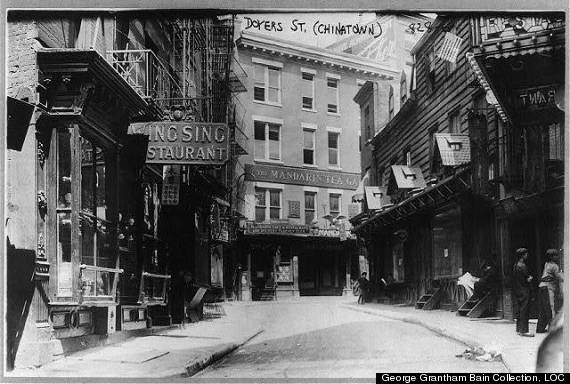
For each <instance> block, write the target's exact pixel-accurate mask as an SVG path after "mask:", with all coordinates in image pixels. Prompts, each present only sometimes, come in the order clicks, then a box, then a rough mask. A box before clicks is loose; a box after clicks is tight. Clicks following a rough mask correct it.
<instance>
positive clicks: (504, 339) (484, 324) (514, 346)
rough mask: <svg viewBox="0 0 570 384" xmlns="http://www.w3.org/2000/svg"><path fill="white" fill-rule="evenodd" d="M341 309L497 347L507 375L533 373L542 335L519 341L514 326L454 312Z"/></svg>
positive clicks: (379, 307)
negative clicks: (510, 373) (398, 321)
mask: <svg viewBox="0 0 570 384" xmlns="http://www.w3.org/2000/svg"><path fill="white" fill-rule="evenodd" d="M342 305H343V306H344V307H346V308H349V309H352V310H355V311H360V312H364V313H369V314H374V315H378V316H382V317H386V318H390V319H394V320H400V321H404V322H407V323H412V324H417V325H420V326H422V327H424V328H427V329H429V330H431V331H433V332H435V333H437V334H439V335H441V336H444V337H448V338H451V339H454V340H456V341H458V342H460V343H463V344H465V345H466V346H468V347H482V348H486V347H492V346H493V347H498V349H499V350H500V351H502V357H503V363H504V364H505V366H506V367H507V369H508V370H509V371H510V372H527V373H530V372H534V369H535V366H536V353H537V350H538V347H539V345H540V343H541V341H542V340H543V339H544V338H545V337H546V334H536V336H535V337H532V338H530V337H521V336H518V335H517V334H516V333H515V323H514V322H513V321H510V320H502V319H470V318H468V317H461V316H457V315H456V312H449V311H442V310H433V311H423V310H419V309H415V308H414V307H410V306H406V307H401V306H394V305H387V304H376V303H366V304H365V305H358V304H356V302H355V301H353V302H352V303H345V304H342ZM535 330H536V321H535V322H532V320H531V323H530V331H531V332H532V333H534V332H535Z"/></svg>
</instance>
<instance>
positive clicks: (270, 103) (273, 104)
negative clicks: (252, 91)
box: [253, 100, 283, 108]
mask: <svg viewBox="0 0 570 384" xmlns="http://www.w3.org/2000/svg"><path fill="white" fill-rule="evenodd" d="M253 102H254V103H257V104H263V105H269V106H271V107H279V108H282V107H283V104H281V103H272V102H269V101H261V100H253Z"/></svg>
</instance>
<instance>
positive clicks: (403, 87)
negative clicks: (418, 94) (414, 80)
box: [400, 71, 408, 108]
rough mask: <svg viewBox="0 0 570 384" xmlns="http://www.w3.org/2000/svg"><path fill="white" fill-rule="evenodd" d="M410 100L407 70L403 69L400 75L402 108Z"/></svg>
mask: <svg viewBox="0 0 570 384" xmlns="http://www.w3.org/2000/svg"><path fill="white" fill-rule="evenodd" d="M406 100H408V85H407V81H406V72H404V71H402V75H401V77H400V108H401V106H402V105H404V103H405V102H406Z"/></svg>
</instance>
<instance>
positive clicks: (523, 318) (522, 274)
mask: <svg viewBox="0 0 570 384" xmlns="http://www.w3.org/2000/svg"><path fill="white" fill-rule="evenodd" d="M517 258H518V261H517V262H516V263H515V265H514V266H513V294H514V297H515V300H516V303H517V308H518V311H517V312H518V315H517V334H518V335H520V336H527V337H533V336H534V335H533V334H532V333H530V332H529V331H528V305H529V300H530V282H531V281H532V276H531V275H530V274H529V273H528V267H527V265H526V261H527V259H528V250H527V249H526V248H519V249H517Z"/></svg>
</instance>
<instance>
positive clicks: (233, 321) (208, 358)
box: [7, 303, 262, 378]
mask: <svg viewBox="0 0 570 384" xmlns="http://www.w3.org/2000/svg"><path fill="white" fill-rule="evenodd" d="M224 309H225V311H226V315H225V316H222V317H219V318H215V319H211V320H204V321H200V322H198V323H191V324H187V325H186V326H185V327H184V328H180V329H174V330H166V331H164V332H160V333H158V334H153V335H150V336H144V337H137V338H134V339H130V340H128V341H125V342H123V343H120V344H114V345H108V346H103V347H98V348H91V349H89V350H85V351H81V352H77V353H74V354H72V355H69V356H66V357H63V358H61V359H59V360H56V361H53V362H51V363H49V364H46V365H43V366H41V367H39V368H31V369H16V370H14V371H12V372H8V373H7V376H8V377H123V378H126V377H145V378H159V377H160V378H165V377H182V376H187V375H190V376H191V375H193V374H194V373H196V372H197V371H199V370H200V369H203V368H204V367H205V366H206V365H208V364H210V363H211V362H212V361H214V360H216V359H218V358H221V357H223V356H225V355H226V354H228V353H230V352H231V351H233V350H235V349H236V348H238V347H239V346H240V345H241V344H243V343H245V342H247V341H248V340H250V339H251V338H253V337H255V336H256V335H257V334H259V333H260V332H261V331H262V330H260V329H259V326H258V325H256V322H249V321H248V317H247V316H244V307H242V306H239V305H231V304H229V303H226V304H225V305H224Z"/></svg>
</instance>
